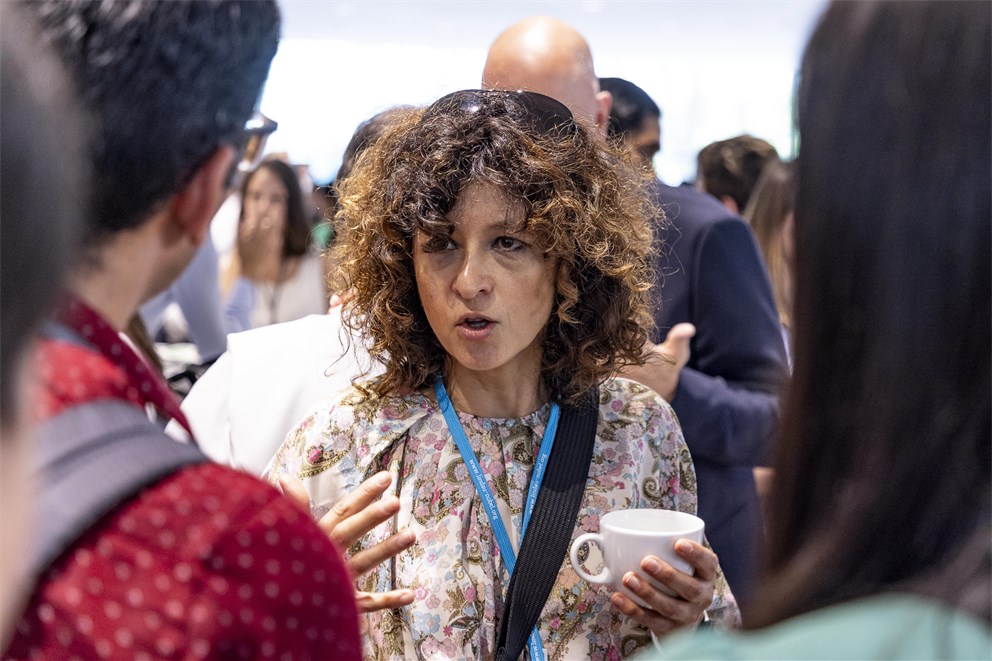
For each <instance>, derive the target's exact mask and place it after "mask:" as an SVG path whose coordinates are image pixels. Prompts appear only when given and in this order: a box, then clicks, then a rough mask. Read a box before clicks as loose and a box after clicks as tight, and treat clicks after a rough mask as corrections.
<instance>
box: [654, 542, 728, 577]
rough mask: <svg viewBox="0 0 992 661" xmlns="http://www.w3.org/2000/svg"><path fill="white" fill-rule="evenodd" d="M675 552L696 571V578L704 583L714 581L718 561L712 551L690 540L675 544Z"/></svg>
mask: <svg viewBox="0 0 992 661" xmlns="http://www.w3.org/2000/svg"><path fill="white" fill-rule="evenodd" d="M675 552H676V553H678V554H679V556H680V557H682V558H684V559H685V561H686V562H688V563H689V564H690V565H692V567H693V569H695V570H696V578H700V579H703V580H705V581H714V580H716V573H717V570H718V569H719V567H720V559H719V558H718V557H717V555H716V553H714V552H713V551H712V550H710V549H708V548H706V547H705V546H703V545H702V544H699V543H697V542H694V541H692V540H691V539H680V540H678V541H677V542H675ZM655 560H657V558H655Z"/></svg>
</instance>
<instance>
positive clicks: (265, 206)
mask: <svg viewBox="0 0 992 661" xmlns="http://www.w3.org/2000/svg"><path fill="white" fill-rule="evenodd" d="M242 205H243V212H242V215H243V220H242V222H244V223H245V225H246V228H245V229H247V230H253V229H255V228H256V227H261V229H269V228H271V227H278V228H279V229H280V230H281V231H284V230H285V228H286V223H287V219H288V216H289V191H288V190H286V186H284V185H283V183H282V180H281V179H279V177H277V176H276V175H275V173H273V172H272V171H271V170H270V169H268V168H266V167H264V166H263V167H261V168H259V169H258V170H257V171H256V172H255V173H254V174H252V175H251V179H249V181H248V188H247V190H246V191H245V199H244V200H243V201H242Z"/></svg>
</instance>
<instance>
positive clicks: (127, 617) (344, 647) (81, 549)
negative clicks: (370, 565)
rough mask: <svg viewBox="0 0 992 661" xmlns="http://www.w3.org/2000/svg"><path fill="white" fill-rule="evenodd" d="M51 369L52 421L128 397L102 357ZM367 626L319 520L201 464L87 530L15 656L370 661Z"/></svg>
mask: <svg viewBox="0 0 992 661" xmlns="http://www.w3.org/2000/svg"><path fill="white" fill-rule="evenodd" d="M56 344H58V343H52V342H47V343H46V344H45V345H43V348H42V351H43V352H48V351H49V349H51V348H52V347H53V346H55V345H56ZM64 348H65V347H64V346H63V347H62V349H64ZM128 350H130V349H129V348H128ZM53 355H54V354H52V353H49V354H48V356H47V357H48V359H51V358H52V357H53ZM66 355H67V354H66V353H65V351H62V352H61V353H59V357H60V358H65V356H66ZM44 360H45V358H44V357H43V361H44ZM114 362H116V361H114ZM50 366H51V367H57V369H54V370H49V372H48V376H49V378H48V380H46V383H45V386H46V390H47V391H48V395H49V400H48V405H49V407H50V408H49V411H52V410H55V409H58V408H59V407H58V406H52V405H53V404H54V399H61V400H63V403H65V400H66V399H71V398H72V397H73V396H72V395H71V394H72V393H83V392H88V393H92V394H93V395H95V396H96V397H97V398H103V397H107V396H111V397H112V396H113V395H112V393H113V392H124V393H125V396H124V397H122V399H127V397H126V392H127V388H123V389H122V388H120V385H121V384H120V382H115V383H112V384H107V383H103V384H102V385H101V384H100V383H99V382H100V381H101V380H103V379H105V378H114V379H119V378H120V376H121V374H122V372H121V370H118V369H115V367H116V366H115V364H114V363H112V362H110V361H109V360H107V359H106V358H104V357H103V356H101V355H100V353H98V352H97V351H89V356H88V357H87V360H86V361H83V362H81V363H77V364H65V363H62V364H58V363H57V362H56V363H54V364H51V361H50ZM80 367H84V368H85V369H79V368H80ZM43 373H44V371H43ZM124 373H125V374H126V373H127V371H126V370H125V371H124ZM70 374H71V375H74V376H69V375H70ZM94 376H96V377H97V378H96V380H95V381H94ZM74 381H75V382H76V383H74ZM56 382H57V383H56ZM77 384H78V385H79V387H76V385H77ZM131 385H135V384H131ZM139 388H140V384H139ZM53 393H61V395H59V396H57V397H55V398H54V399H53V397H52V395H53ZM93 395H91V396H93ZM79 397H84V396H83V395H79ZM77 403H78V400H77ZM136 403H137V402H136ZM63 408H64V407H63ZM149 424H151V423H149ZM166 441H167V439H166V438H164V437H163V442H166ZM136 460H140V459H139V458H136ZM357 618H358V616H357V609H356V605H355V595H354V588H353V583H352V579H351V577H350V575H349V574H348V571H347V568H346V567H345V565H344V562H343V560H342V558H341V555H340V553H339V552H338V550H337V549H336V548H335V547H334V545H333V544H332V543H331V541H330V540H329V539H327V537H326V536H325V535H324V533H323V532H322V531H321V530H320V529H319V528H318V527H317V526H316V524H315V523H314V521H313V520H312V518H311V517H310V515H309V513H308V512H306V511H304V510H302V509H301V508H299V507H297V506H296V505H295V504H293V503H291V502H290V501H288V500H287V499H285V498H284V497H283V496H282V495H280V494H279V493H278V492H276V491H275V490H274V489H272V488H271V487H269V486H268V485H266V484H264V483H262V482H260V481H259V480H257V479H255V478H253V477H251V476H249V475H247V474H244V473H240V472H237V471H234V470H231V469H229V468H226V467H223V466H219V465H215V464H201V465H197V466H192V467H188V468H185V469H182V470H180V471H178V472H176V473H174V474H173V475H171V476H169V477H167V478H165V479H164V480H162V481H160V482H158V483H157V484H155V485H154V486H152V487H149V488H146V489H145V490H144V491H143V492H142V493H141V494H140V495H139V496H137V497H135V498H133V499H131V500H130V501H127V502H126V503H124V504H123V505H122V506H120V507H118V508H117V509H116V510H114V511H113V512H111V513H110V514H108V515H106V516H105V517H104V518H103V519H102V520H101V521H100V522H99V523H98V524H97V525H95V526H93V527H92V528H91V529H90V530H89V531H87V532H86V533H85V534H84V535H83V536H82V537H81V538H80V539H79V540H78V541H77V542H76V543H75V545H74V546H73V547H72V548H71V549H70V550H69V551H67V552H66V553H65V554H64V555H63V556H62V557H61V558H60V559H59V560H58V561H57V562H56V563H55V564H54V565H53V566H52V567H51V568H50V569H49V571H48V572H47V573H46V574H45V575H44V576H43V577H42V579H41V582H40V584H39V587H38V589H37V590H36V592H35V594H34V595H33V597H32V599H31V601H30V603H29V605H28V607H27V610H26V611H25V613H24V616H23V618H22V620H21V622H20V623H19V624H18V626H17V631H16V635H15V637H14V640H13V641H12V644H11V646H10V648H9V649H8V650H7V653H6V658H13V659H28V658H38V659H87V660H88V659H162V658H170V659H171V658H176V659H207V658H210V659H217V658H233V659H257V658H266V659H331V658H333V659H360V658H361V641H360V637H359V632H358V624H357V622H358V619H357Z"/></svg>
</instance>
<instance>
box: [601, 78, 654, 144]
mask: <svg viewBox="0 0 992 661" xmlns="http://www.w3.org/2000/svg"><path fill="white" fill-rule="evenodd" d="M599 88H600V89H601V90H603V91H605V92H609V93H610V95H611V96H613V105H612V106H610V122H609V124H608V125H607V134H608V135H610V136H611V137H616V138H622V137H624V136H625V135H630V134H632V133H637V131H639V130H640V129H641V127H642V126H643V125H644V118H645V117H656V118H659V119H660V118H661V108H659V107H658V104H657V103H655V102H654V100H653V99H652V98H651V97H650V96H648V93H647V92H645V91H644V90H642V89H641V88H640V87H638V86H637V85H635V84H634V83H632V82H630V81H629V80H624V79H623V78H600V79H599Z"/></svg>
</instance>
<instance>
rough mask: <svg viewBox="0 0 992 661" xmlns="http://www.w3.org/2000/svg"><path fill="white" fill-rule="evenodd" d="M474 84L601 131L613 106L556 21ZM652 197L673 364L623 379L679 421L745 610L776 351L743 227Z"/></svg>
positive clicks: (493, 50) (524, 39)
mask: <svg viewBox="0 0 992 661" xmlns="http://www.w3.org/2000/svg"><path fill="white" fill-rule="evenodd" d="M482 85H483V87H485V88H490V89H523V90H529V91H532V92H539V93H541V94H546V95H548V96H551V97H554V98H556V99H558V100H559V101H561V102H562V103H564V104H565V105H566V106H568V108H569V109H570V110H571V111H572V114H573V115H575V117H576V118H577V119H579V120H580V121H582V122H583V123H585V124H586V125H587V126H593V127H596V130H597V131H598V132H599V134H600V135H604V136H605V135H606V130H607V126H608V120H609V114H610V105H611V102H612V99H611V97H610V94H609V93H608V92H604V91H601V90H600V88H599V81H598V79H597V77H596V74H595V71H594V68H593V60H592V54H591V52H590V49H589V45H588V44H587V43H586V40H585V39H584V38H583V37H582V35H580V34H579V33H578V32H576V31H575V29H574V28H572V27H571V26H570V25H568V24H567V23H563V22H561V21H559V20H557V19H554V18H546V17H533V18H528V19H525V20H523V21H521V22H519V23H517V24H515V25H513V26H511V27H510V28H509V29H507V30H506V31H505V32H503V33H502V34H500V35H499V37H497V38H496V41H495V42H494V43H493V45H492V46H491V47H490V49H489V55H488V57H487V59H486V65H485V70H484V71H483V75H482ZM656 192H657V197H658V203H659V205H660V206H661V208H662V209H664V210H665V213H666V216H667V220H668V223H666V224H664V225H662V224H661V223H660V222H659V235H660V236H661V237H662V238H663V239H664V240H665V245H664V246H663V249H662V251H661V252H662V254H661V257H660V261H659V269H658V271H659V273H664V278H663V279H661V280H659V283H658V284H659V286H662V290H661V296H660V297H659V300H661V304H660V306H659V308H658V309H657V310H656V311H655V321H656V323H657V326H658V333H659V335H660V334H662V333H665V332H667V333H668V336H667V338H666V342H665V343H664V344H660V345H655V347H654V351H655V352H661V353H671V354H674V355H675V358H676V363H675V366H674V368H673V366H671V365H670V364H665V363H662V362H658V363H657V364H654V365H648V366H646V367H645V368H640V369H638V370H630V371H629V372H628V373H627V374H626V375H627V376H629V377H631V378H635V379H637V380H638V381H641V382H643V383H645V384H646V385H649V386H650V387H652V388H654V389H655V390H656V391H657V392H658V394H660V395H661V396H662V397H664V398H665V399H666V400H668V401H669V402H670V403H671V405H672V408H674V409H675V412H676V413H677V414H678V417H679V420H680V422H681V424H682V429H683V432H684V434H685V440H686V443H687V444H688V445H689V449H690V450H691V452H692V455H693V461H694V463H695V466H696V478H697V483H698V491H699V515H700V517H702V518H703V519H704V520H705V521H706V534H707V537H708V538H709V540H710V543H711V544H712V546H713V548H714V549H715V550H716V552H717V553H718V554H719V556H720V564H721V566H722V567H723V569H724V572H725V573H726V576H727V579H728V581H729V582H730V586H731V588H732V589H733V590H734V593H735V594H736V595H737V597H738V600H739V601H743V602H746V599H747V597H748V594H749V593H750V590H751V586H752V581H753V577H754V572H755V564H756V563H755V558H756V555H757V551H756V546H757V541H758V532H759V530H760V525H761V524H760V520H759V516H758V514H759V511H758V500H757V494H756V492H755V487H754V478H753V474H752V467H754V466H757V465H763V463H764V462H765V461H766V454H767V451H768V449H769V446H770V444H771V439H772V434H773V431H774V429H775V426H776V423H777V420H778V410H779V401H778V394H779V390H780V388H781V384H782V383H783V381H784V379H785V377H786V375H787V373H788V371H787V367H786V359H785V347H784V345H783V343H782V338H781V334H780V329H779V323H778V317H777V315H776V312H775V305H774V300H773V298H772V293H771V286H770V284H769V281H768V275H767V273H766V271H765V267H764V264H763V262H762V261H761V257H760V254H759V252H758V248H757V244H756V243H755V241H754V237H753V235H752V234H751V232H750V230H749V228H748V227H747V226H746V225H745V224H744V222H743V221H742V220H741V219H740V218H739V217H738V216H736V215H734V214H731V213H730V212H729V211H728V210H727V209H726V208H724V207H723V205H721V204H720V203H719V202H717V201H716V200H714V199H713V198H711V197H709V196H707V195H704V194H702V193H699V192H698V191H694V190H691V189H688V188H673V187H670V186H666V185H665V184H663V183H662V182H660V181H657V182H656ZM685 322H688V323H685ZM693 332H695V336H694V337H692V334H693ZM690 337H691V341H690ZM655 339H656V340H657V339H659V338H655ZM687 345H688V346H687ZM690 348H691V352H690V351H689V349H690ZM683 365H684V367H682V366H683ZM677 368H681V369H677Z"/></svg>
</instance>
